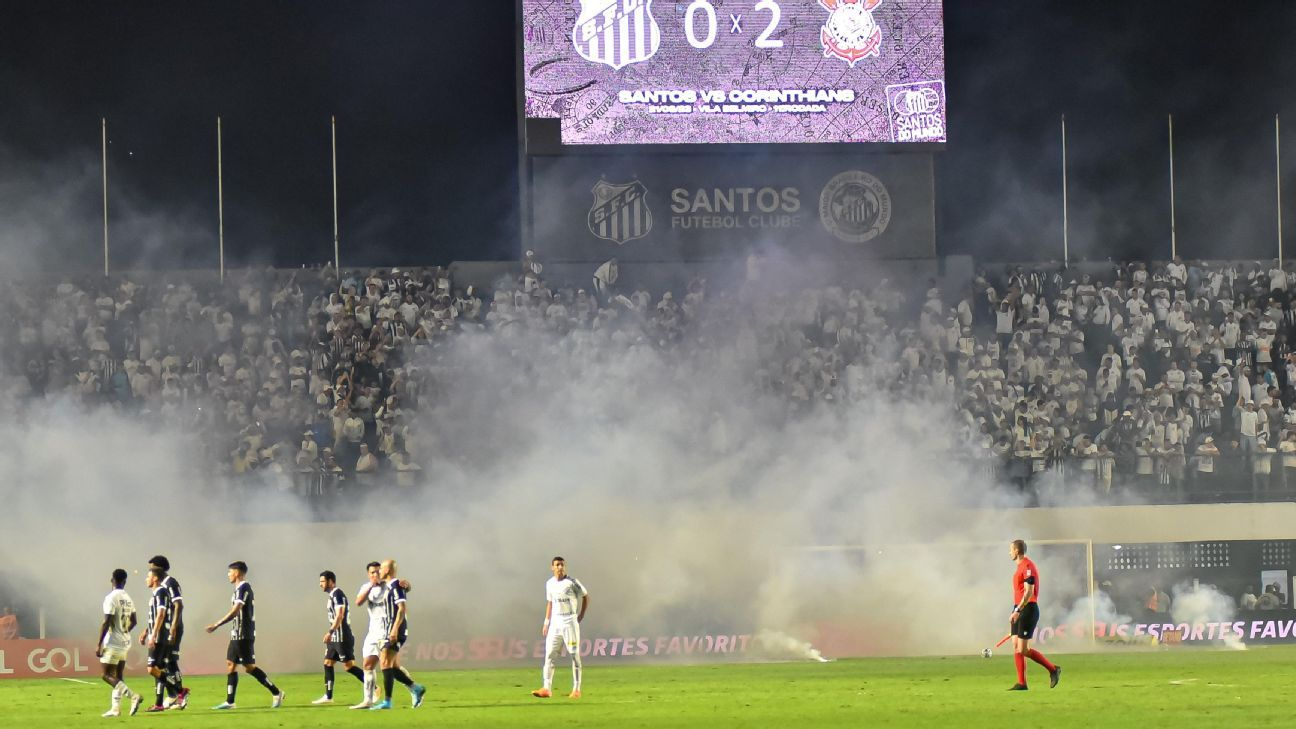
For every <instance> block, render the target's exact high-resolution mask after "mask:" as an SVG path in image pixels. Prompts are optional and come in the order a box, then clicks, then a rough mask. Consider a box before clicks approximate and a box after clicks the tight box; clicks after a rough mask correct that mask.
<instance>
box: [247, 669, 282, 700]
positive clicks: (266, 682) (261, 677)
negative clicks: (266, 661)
mask: <svg viewBox="0 0 1296 729" xmlns="http://www.w3.org/2000/svg"><path fill="white" fill-rule="evenodd" d="M248 675H249V676H251V677H252V678H255V679H256V680H257V681H260V682H261V685H262V686H265V687H266V690H267V691H269V692H270V693H272V694H274V695H275V696H278V695H279V687H278V686H276V685H274V683H273V682H272V681H271V680H270V677H269V676H267V675H266V672H265V671H262V670H261V669H260V668H259V667H258V668H254V669H252V670H251V671H248Z"/></svg>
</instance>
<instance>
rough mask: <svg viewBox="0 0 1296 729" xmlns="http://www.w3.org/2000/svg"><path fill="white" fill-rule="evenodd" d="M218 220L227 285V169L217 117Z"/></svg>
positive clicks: (221, 277)
mask: <svg viewBox="0 0 1296 729" xmlns="http://www.w3.org/2000/svg"><path fill="white" fill-rule="evenodd" d="M216 219H217V225H218V227H219V235H218V238H219V240H220V280H221V283H225V167H224V150H223V149H222V146H221V118H220V117H216Z"/></svg>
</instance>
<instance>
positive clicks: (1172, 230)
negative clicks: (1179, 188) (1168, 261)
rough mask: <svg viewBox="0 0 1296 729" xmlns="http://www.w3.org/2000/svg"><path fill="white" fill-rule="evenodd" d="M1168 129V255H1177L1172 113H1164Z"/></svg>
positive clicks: (1172, 256)
mask: <svg viewBox="0 0 1296 729" xmlns="http://www.w3.org/2000/svg"><path fill="white" fill-rule="evenodd" d="M1166 120H1167V124H1168V125H1169V130H1170V257H1171V258H1174V257H1175V256H1177V255H1179V246H1178V241H1177V240H1176V235H1175V185H1174V182H1175V175H1174V114H1167V115H1166Z"/></svg>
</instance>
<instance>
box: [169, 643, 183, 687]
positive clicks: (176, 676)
mask: <svg viewBox="0 0 1296 729" xmlns="http://www.w3.org/2000/svg"><path fill="white" fill-rule="evenodd" d="M168 673H170V674H171V678H172V679H173V680H174V683H175V690H176V693H179V692H181V691H184V674H183V673H181V672H180V651H175V652H174V653H172V654H171V661H170V663H169V664H168Z"/></svg>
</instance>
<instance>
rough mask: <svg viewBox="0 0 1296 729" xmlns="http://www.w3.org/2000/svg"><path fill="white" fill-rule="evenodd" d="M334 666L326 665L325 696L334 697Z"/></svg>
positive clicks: (327, 697)
mask: <svg viewBox="0 0 1296 729" xmlns="http://www.w3.org/2000/svg"><path fill="white" fill-rule="evenodd" d="M333 675H334V674H333V667H332V666H325V667H324V698H326V699H331V698H333Z"/></svg>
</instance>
